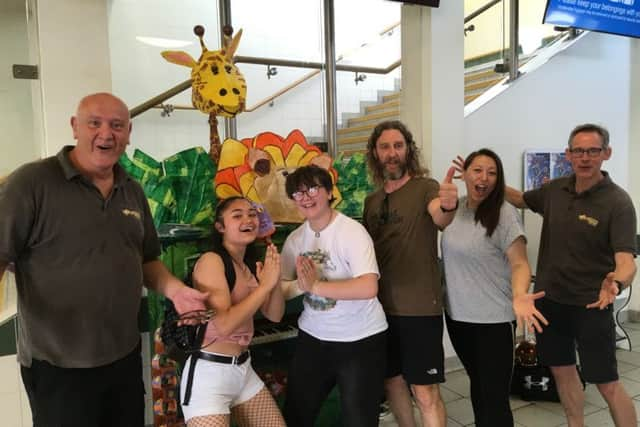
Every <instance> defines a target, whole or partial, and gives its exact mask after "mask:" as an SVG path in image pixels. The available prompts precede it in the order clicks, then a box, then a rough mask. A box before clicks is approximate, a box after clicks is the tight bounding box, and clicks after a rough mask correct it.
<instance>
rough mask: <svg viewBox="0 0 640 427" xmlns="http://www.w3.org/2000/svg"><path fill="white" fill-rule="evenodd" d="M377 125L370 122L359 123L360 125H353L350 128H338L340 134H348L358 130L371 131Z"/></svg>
mask: <svg viewBox="0 0 640 427" xmlns="http://www.w3.org/2000/svg"><path fill="white" fill-rule="evenodd" d="M374 127H375V126H374V125H371V124H368V125H359V126H351V127H348V128H342V129H338V132H337V133H338V135H348V134H350V133H356V132H371V131H372V130H373V128H374Z"/></svg>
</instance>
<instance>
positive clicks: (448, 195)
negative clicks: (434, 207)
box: [438, 166, 458, 211]
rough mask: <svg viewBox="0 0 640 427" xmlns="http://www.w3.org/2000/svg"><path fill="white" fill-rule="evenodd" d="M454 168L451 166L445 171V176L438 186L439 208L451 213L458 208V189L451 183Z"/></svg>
mask: <svg viewBox="0 0 640 427" xmlns="http://www.w3.org/2000/svg"><path fill="white" fill-rule="evenodd" d="M455 172H456V168H455V167H453V166H451V167H450V168H449V171H447V176H446V177H445V178H444V180H443V181H442V183H441V184H440V190H439V191H438V196H439V197H440V207H441V208H442V209H443V210H444V211H452V210H455V208H456V207H457V206H458V187H457V186H456V185H455V184H454V183H453V175H454V174H455Z"/></svg>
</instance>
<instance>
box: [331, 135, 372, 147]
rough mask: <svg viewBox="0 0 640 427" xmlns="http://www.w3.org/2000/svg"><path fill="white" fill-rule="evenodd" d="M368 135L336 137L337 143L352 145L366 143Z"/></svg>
mask: <svg viewBox="0 0 640 427" xmlns="http://www.w3.org/2000/svg"><path fill="white" fill-rule="evenodd" d="M368 140H369V135H358V136H348V137H345V138H338V145H339V146H340V145H353V144H365V145H366V144H367V141H368Z"/></svg>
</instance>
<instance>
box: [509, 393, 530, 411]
mask: <svg viewBox="0 0 640 427" xmlns="http://www.w3.org/2000/svg"><path fill="white" fill-rule="evenodd" d="M532 404H533V403H532V402H527V401H524V400H522V399H518V398H517V397H513V396H512V397H511V398H510V399H509V406H510V407H511V410H512V411H514V410H516V409H518V408H523V407H525V406H527V405H532Z"/></svg>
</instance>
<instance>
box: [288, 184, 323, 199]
mask: <svg viewBox="0 0 640 427" xmlns="http://www.w3.org/2000/svg"><path fill="white" fill-rule="evenodd" d="M319 192H320V187H319V186H317V185H314V186H313V187H309V188H307V189H306V190H298V191H296V192H295V193H292V194H291V197H292V198H293V200H296V201H298V202H299V201H300V200H302V198H303V197H304V195H305V194H306V195H307V197H309V198H313V197H316V196H317V195H318V193H319Z"/></svg>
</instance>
